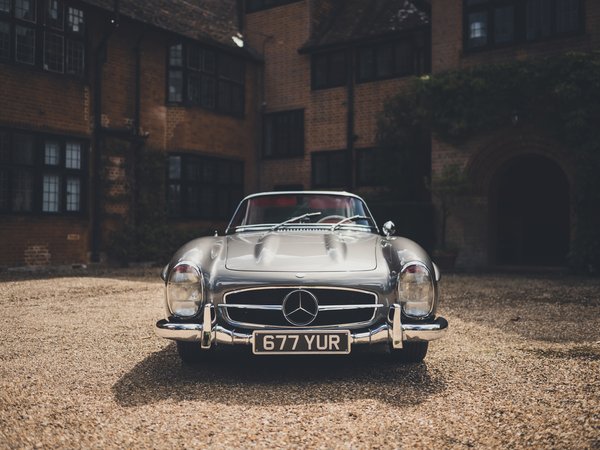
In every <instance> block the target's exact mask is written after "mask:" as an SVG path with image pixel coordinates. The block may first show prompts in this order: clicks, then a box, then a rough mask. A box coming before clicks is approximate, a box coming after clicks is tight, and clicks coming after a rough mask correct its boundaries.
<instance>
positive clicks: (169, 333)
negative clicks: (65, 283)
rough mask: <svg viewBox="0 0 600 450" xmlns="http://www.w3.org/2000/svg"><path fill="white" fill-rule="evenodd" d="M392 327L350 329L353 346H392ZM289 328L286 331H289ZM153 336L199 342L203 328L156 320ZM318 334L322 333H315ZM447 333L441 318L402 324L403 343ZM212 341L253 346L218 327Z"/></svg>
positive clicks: (246, 336)
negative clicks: (386, 344) (428, 321)
mask: <svg viewBox="0 0 600 450" xmlns="http://www.w3.org/2000/svg"><path fill="white" fill-rule="evenodd" d="M392 327H393V325H392V326H390V325H389V324H387V323H385V324H382V325H379V326H378V327H375V328H371V329H368V330H367V331H362V332H357V333H354V332H352V330H350V339H351V341H352V344H353V345H354V344H361V345H363V344H378V343H390V344H391V343H392V339H393V329H392ZM289 329H290V328H288V330H289ZM311 330H314V328H306V329H304V328H298V329H294V331H298V332H300V331H311ZM154 331H155V333H156V334H157V335H158V336H160V337H162V338H165V339H174V340H177V341H200V340H201V338H202V325H200V324H196V323H170V322H169V321H167V320H166V319H163V320H159V321H158V322H157V323H156V326H155V328H154ZM318 331H321V330H318ZM447 332H448V322H447V321H446V319H444V318H443V317H438V318H437V319H436V320H435V322H433V323H403V324H402V338H403V341H404V342H406V341H433V340H436V339H440V338H442V337H444V336H445V335H446V333H447ZM211 341H212V342H215V343H217V344H227V345H252V342H253V337H252V332H251V333H242V332H238V331H236V330H235V329H233V330H230V329H228V328H225V327H223V326H221V325H217V326H215V327H212V328H211Z"/></svg>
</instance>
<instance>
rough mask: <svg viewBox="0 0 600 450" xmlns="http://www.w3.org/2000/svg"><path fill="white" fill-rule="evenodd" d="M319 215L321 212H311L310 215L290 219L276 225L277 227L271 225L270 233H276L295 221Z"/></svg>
mask: <svg viewBox="0 0 600 450" xmlns="http://www.w3.org/2000/svg"><path fill="white" fill-rule="evenodd" d="M320 215H321V212H320V211H319V212H311V213H306V214H302V215H301V216H298V217H292V218H291V219H288V220H286V221H284V222H281V223H278V224H277V225H273V226H272V227H271V230H270V231H276V230H278V229H279V228H280V227H282V226H284V225H287V224H288V223H292V222H296V221H297V220H302V219H306V218H307V217H313V216H320Z"/></svg>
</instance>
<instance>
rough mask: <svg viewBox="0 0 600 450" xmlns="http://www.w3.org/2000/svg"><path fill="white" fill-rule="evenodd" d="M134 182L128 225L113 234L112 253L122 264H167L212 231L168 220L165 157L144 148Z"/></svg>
mask: <svg viewBox="0 0 600 450" xmlns="http://www.w3.org/2000/svg"><path fill="white" fill-rule="evenodd" d="M136 163H137V164H136V167H135V170H133V171H132V172H134V173H135V174H136V175H135V184H134V185H133V184H132V183H130V190H131V191H132V192H130V193H129V195H130V196H131V197H133V199H132V200H133V201H132V203H133V205H134V206H133V210H132V211H131V213H130V215H129V217H128V218H127V222H126V223H125V225H124V226H123V227H122V228H121V229H119V230H117V231H115V232H113V233H111V235H110V236H109V239H108V242H107V252H108V254H109V256H110V257H111V258H112V259H113V260H116V261H118V262H120V263H122V264H127V263H130V262H139V261H152V262H160V263H164V262H166V261H168V260H169V258H170V257H171V256H172V254H173V253H174V252H175V251H176V250H177V249H178V248H179V247H181V246H182V245H183V244H185V243H186V242H188V241H190V240H191V239H194V238H196V237H199V236H202V235H206V234H208V233H209V231H210V230H180V229H178V228H175V227H174V226H173V225H172V224H169V223H168V221H167V213H166V204H165V192H166V187H165V174H166V157H165V154H164V153H163V152H160V151H154V150H148V149H143V151H141V152H140V154H139V155H138V157H137V160H136Z"/></svg>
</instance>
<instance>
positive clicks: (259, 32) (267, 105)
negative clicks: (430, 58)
mask: <svg viewBox="0 0 600 450" xmlns="http://www.w3.org/2000/svg"><path fill="white" fill-rule="evenodd" d="M331 8H333V6H332V4H331V3H330V2H325V3H323V4H320V3H319V2H316V1H308V0H305V1H302V2H297V3H292V4H290V5H285V6H281V7H277V8H272V9H267V10H264V11H260V12H256V13H251V14H246V24H245V29H246V30H247V35H248V41H249V43H250V45H251V46H252V47H253V48H255V49H257V50H258V51H259V52H261V53H262V52H263V51H264V59H265V68H264V80H265V81H264V82H265V88H264V111H265V112H266V113H269V112H275V111H285V110H292V109H304V111H305V113H304V124H305V127H304V142H305V153H304V157H302V158H291V159H278V160H265V161H262V163H261V168H260V188H261V189H263V190H269V189H272V188H273V187H274V186H276V185H290V184H301V185H303V186H304V187H305V188H310V187H311V153H312V152H314V151H322V150H340V149H345V148H347V115H348V108H347V101H348V94H347V89H346V87H337V88H332V89H322V90H314V91H313V90H311V83H310V55H306V54H299V53H298V49H299V48H301V47H302V45H303V44H304V43H305V42H306V41H307V40H308V38H309V35H310V30H311V26H315V24H316V25H319V24H322V23H323V14H324V13H327V12H328V11H331ZM406 82H407V79H406V78H399V79H394V80H387V81H381V82H371V83H364V84H356V85H355V88H354V127H355V134H356V135H357V136H358V138H357V141H356V142H355V147H356V148H366V147H371V146H373V145H374V144H375V135H376V117H377V113H378V112H379V111H381V109H382V108H383V103H384V102H385V100H386V99H387V98H389V97H390V96H392V95H394V93H396V92H398V91H399V90H400V89H402V88H403V87H404V86H405V85H406Z"/></svg>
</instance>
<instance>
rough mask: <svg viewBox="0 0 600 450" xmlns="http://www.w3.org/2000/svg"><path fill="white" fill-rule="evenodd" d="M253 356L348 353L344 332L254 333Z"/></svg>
mask: <svg viewBox="0 0 600 450" xmlns="http://www.w3.org/2000/svg"><path fill="white" fill-rule="evenodd" d="M253 335H254V342H253V344H252V352H253V353H254V354H255V355H287V354H294V355H312V354H341V355H347V354H348V353H350V332H349V331H348V330H346V331H254V333H253Z"/></svg>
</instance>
